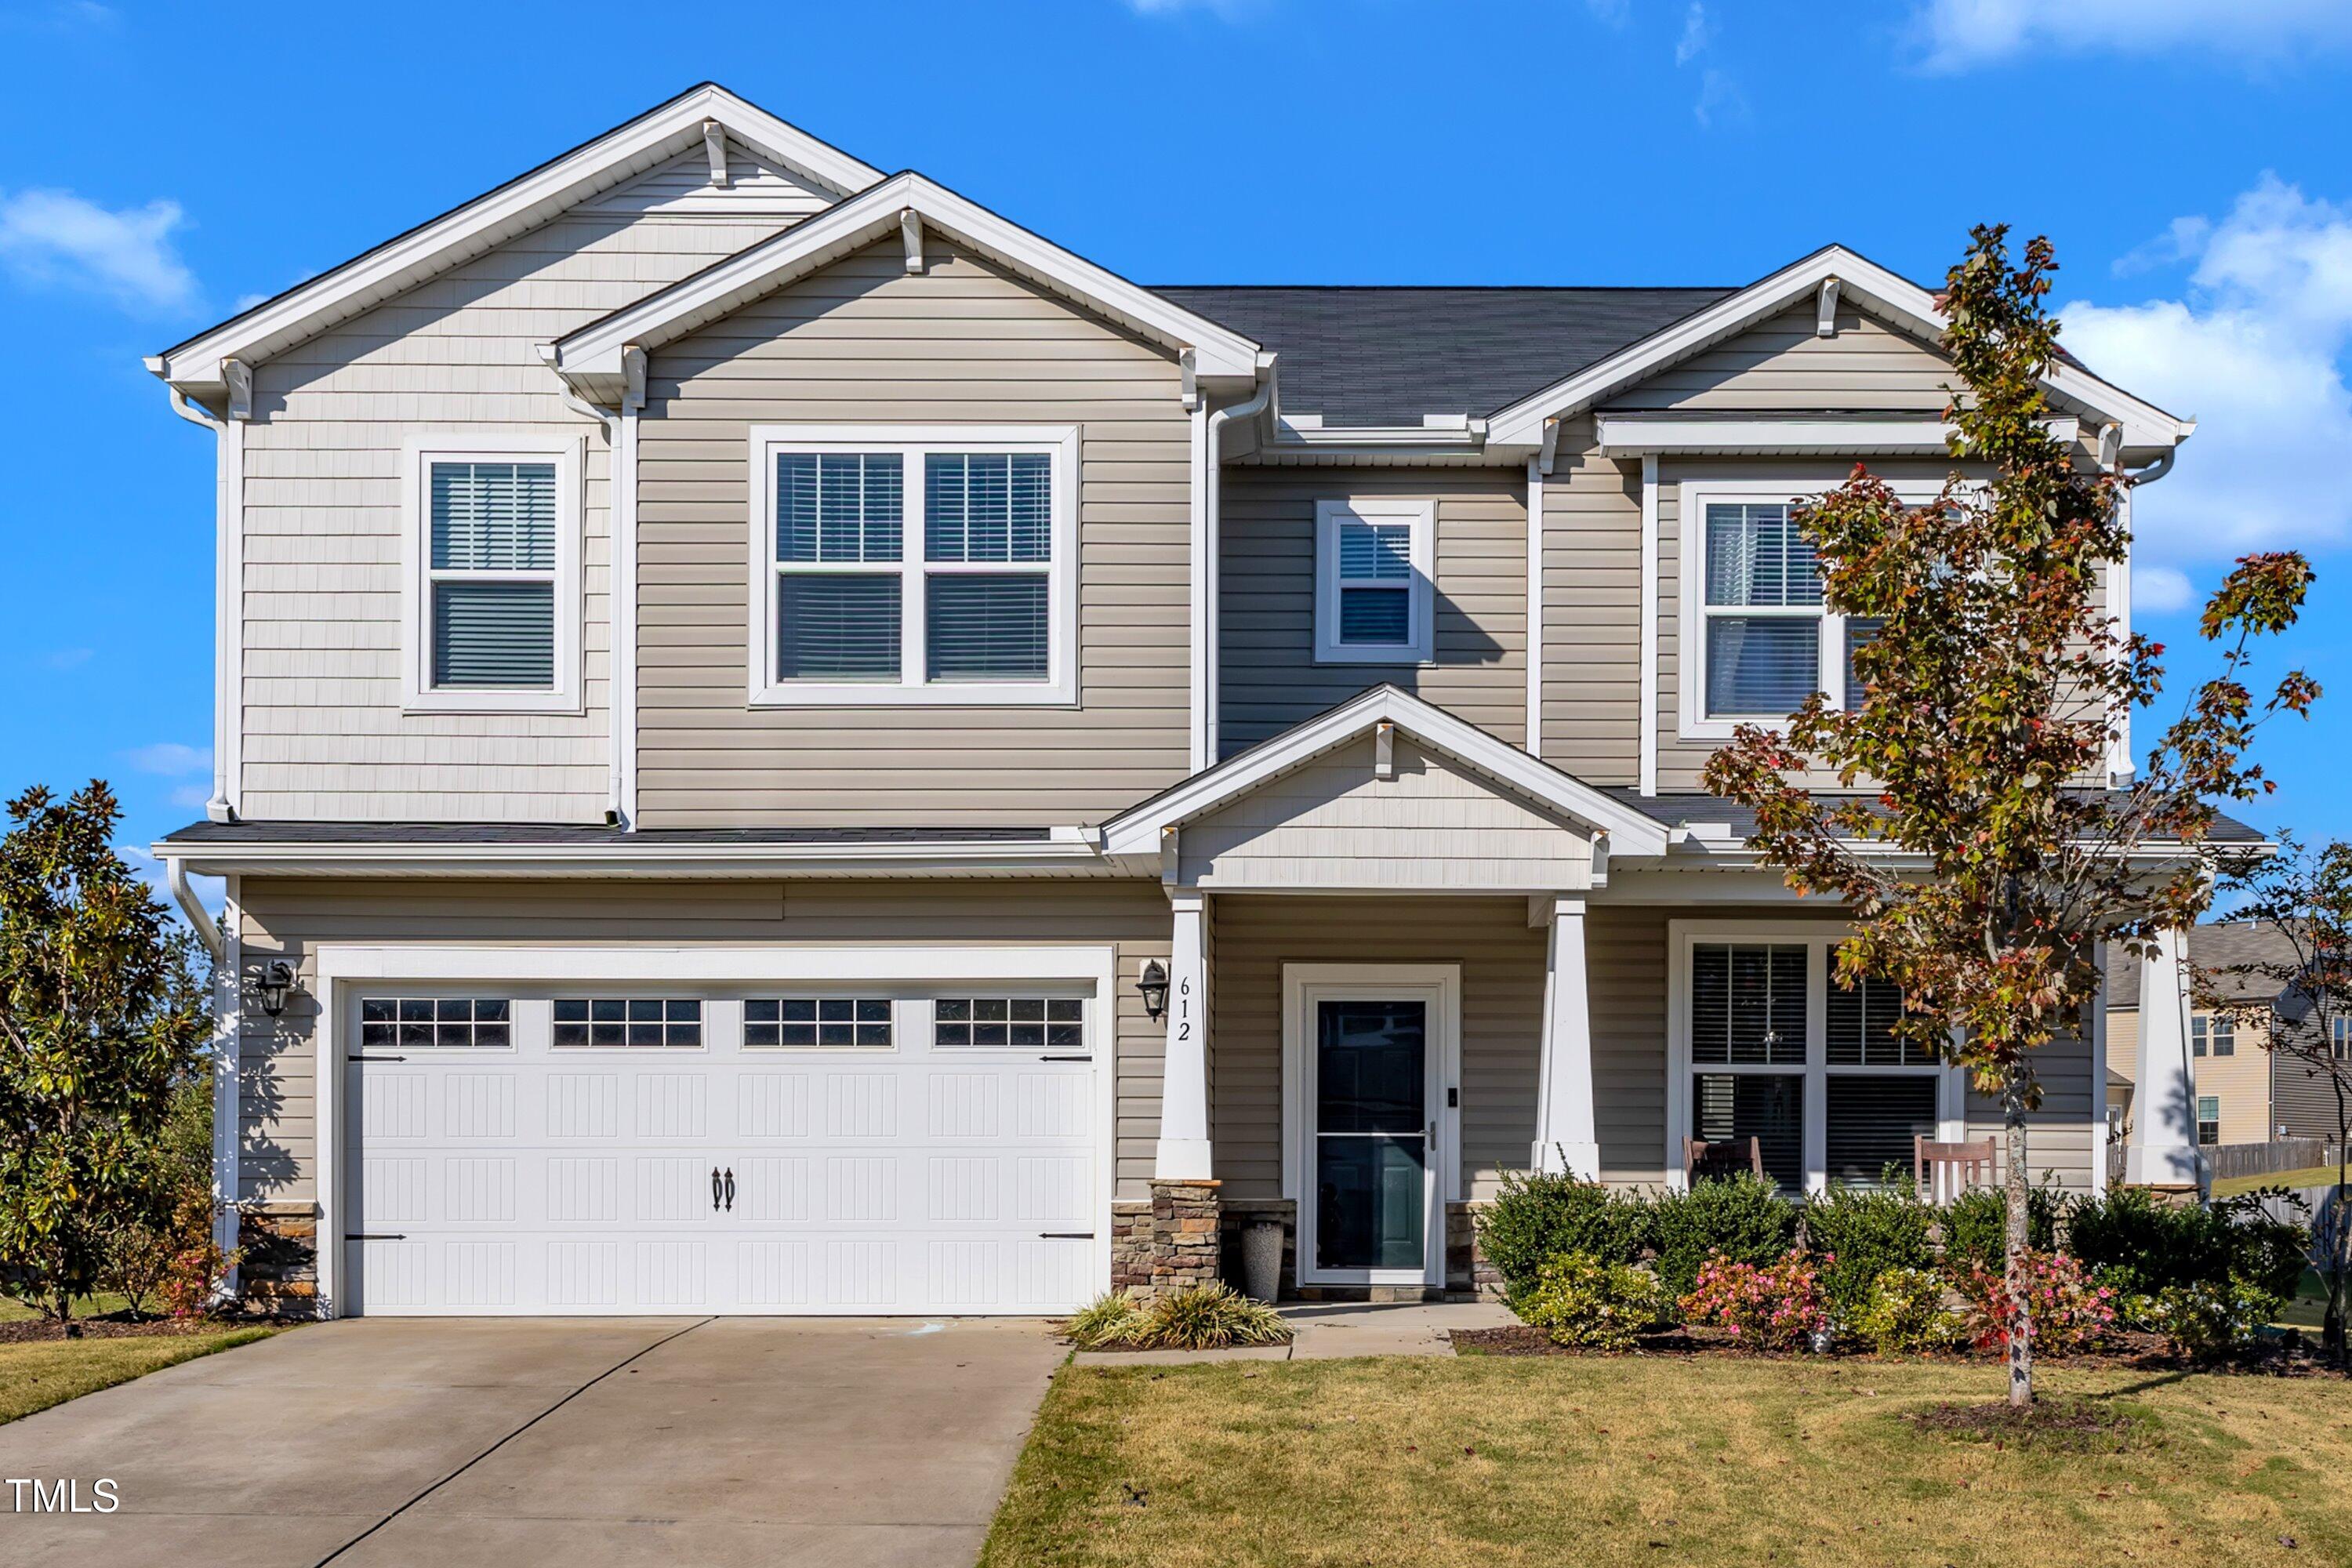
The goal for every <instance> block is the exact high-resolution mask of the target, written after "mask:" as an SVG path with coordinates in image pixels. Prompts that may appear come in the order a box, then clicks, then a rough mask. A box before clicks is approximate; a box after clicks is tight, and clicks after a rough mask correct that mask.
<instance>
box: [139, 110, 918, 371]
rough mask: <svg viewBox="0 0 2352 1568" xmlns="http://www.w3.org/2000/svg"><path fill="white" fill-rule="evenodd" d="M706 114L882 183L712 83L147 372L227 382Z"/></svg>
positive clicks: (583, 190) (574, 192) (836, 179)
mask: <svg viewBox="0 0 2352 1568" xmlns="http://www.w3.org/2000/svg"><path fill="white" fill-rule="evenodd" d="M704 121H717V122H718V123H719V125H720V126H721V127H722V128H724V130H725V132H726V134H727V135H728V137H729V138H730V139H731V140H733V141H735V142H740V144H742V145H743V146H745V147H747V148H749V149H751V151H753V152H754V153H759V154H760V155H761V156H762V157H765V158H768V159H770V160H772V161H773V162H774V163H777V164H779V165H781V166H782V167H783V168H785V169H788V170H790V171H792V172H793V173H794V174H800V175H802V176H804V177H805V178H807V179H808V180H810V181H811V182H813V183H814V184H817V185H818V186H820V187H822V188H824V189H825V190H828V191H830V192H832V193H833V194H834V195H839V196H845V195H854V194H855V193H856V192H858V191H862V190H865V189H866V188H867V187H868V186H870V185H872V184H875V183H876V182H877V181H878V180H879V179H881V177H882V175H881V173H880V172H879V171H878V170H876V169H873V168H869V167H868V166H867V165H866V164H864V163H859V162H858V161H857V160H856V159H855V158H853V157H851V156H849V155H848V154H847V153H844V152H842V151H840V150H839V149H838V148H835V147H832V146H829V145H827V144H826V143H824V142H820V141H818V140H817V139H816V138H815V137H814V136H811V135H809V134H808V133H807V132H804V131H801V130H799V129H797V128H795V127H793V126H791V125H787V124H786V123H784V121H781V120H779V119H777V118H776V117H775V116H774V115H772V114H770V113H769V112H768V111H767V110H763V109H761V108H759V107H758V106H756V105H754V104H751V103H750V102H747V101H745V100H743V99H740V98H738V97H737V96H736V95H735V94H733V93H731V92H730V91H728V90H727V89H725V88H723V87H720V86H719V85H717V84H716V83H713V82H704V83H702V84H701V85H700V86H698V87H693V88H689V89H687V90H686V91H685V92H682V93H680V94H678V96H677V97H676V98H673V99H671V100H669V101H668V102H667V103H664V104H661V105H659V106H658V107H656V108H654V109H651V110H647V111H646V112H645V113H643V114H640V115H638V116H637V117H636V118H635V119H634V120H631V121H627V122H625V123H624V124H622V125H618V126H615V127H614V129H612V130H610V131H607V132H604V134H603V135H601V136H598V137H594V138H593V139H592V140H590V141H587V142H583V143H582V144H581V145H579V146H577V147H575V148H573V149H572V151H570V152H569V153H561V154H559V155H557V156H556V157H554V158H551V159H550V160H549V161H548V162H546V163H541V165H540V166H539V167H537V168H535V169H533V170H531V171H530V172H529V173H528V174H520V175H518V176H516V177H515V178H514V179H511V180H509V181H508V182H506V183H505V184H502V185H499V186H498V187H497V188H495V189H493V190H490V191H488V192H485V193H484V194H483V195H478V196H477V197H475V198H474V199H473V200H472V201H469V202H467V203H466V204H464V205H461V206H457V207H454V208H452V209H451V210H450V211H448V212H446V213H444V214H442V215H441V216H439V217H436V218H432V219H429V220H427V221H426V222H425V223H422V224H419V225H418V226H415V228H412V229H410V230H408V231H407V232H406V233H404V234H401V235H397V236H395V237H393V238H391V239H388V240H385V241H384V242H383V244H381V245H378V246H375V247H372V248H370V249H368V250H365V251H362V252H361V253H360V254H359V255H358V256H355V257H353V258H352V259H350V260H349V261H346V262H344V263H343V264H342V265H341V266H339V267H334V268H329V269H328V270H327V271H325V272H322V273H320V275H319V276H318V277H316V278H312V279H308V280H306V281H304V282H301V283H298V284H296V285H295V286H294V287H293V288H291V289H287V290H286V291H285V292H283V293H281V294H278V295H277V296H276V297H274V298H272V299H268V300H263V301H262V302H261V303H260V304H258V305H256V306H254V307H253V308H252V309H251V310H245V311H242V312H240V313H239V314H237V315H235V316H232V317H230V318H229V319H228V320H227V321H223V322H221V323H220V324H219V325H217V326H214V327H208V328H206V329H205V331H201V332H199V333H197V334H196V335H195V336H194V337H192V338H190V339H188V340H187V341H186V342H181V343H177V344H174V345H173V347H171V348H168V349H165V350H164V351H163V353H160V354H156V355H153V356H152V357H151V358H149V360H148V361H147V368H148V369H149V370H151V371H152V372H154V373H155V374H157V375H159V376H161V377H163V379H164V380H165V381H167V382H169V383H171V384H173V385H174V386H178V387H181V388H182V389H184V390H188V391H194V392H197V393H199V394H203V393H204V392H205V389H216V388H218V387H220V386H221V385H222V384H223V374H222V372H221V368H220V366H221V362H222V361H223V360H227V359H235V360H238V361H242V362H243V363H246V364H247V365H248V366H249V365H252V364H256V363H259V362H261V361H263V360H267V359H268V358H270V357H272V356H273V355H276V354H279V353H284V352H285V351H286V350H287V349H289V348H290V347H292V346H293V345H295V344H296V343H299V342H302V341H304V340H305V339H307V338H310V337H312V336H315V335H316V334H317V333H319V332H320V331H325V330H326V329H328V328H329V327H331V326H333V325H334V324H335V323H336V322H338V321H347V320H349V319H350V318H351V317H352V316H356V315H358V314H360V313H361V312H362V311H363V310H371V309H373V307H375V306H376V305H379V304H382V303H383V301H384V300H388V299H390V298H392V297H393V296H394V294H397V293H400V292H402V291H404V290H405V289H411V288H414V287H415V285H416V284H418V283H419V282H422V281H424V280H425V279H428V278H432V277H435V276H436V275H438V274H439V273H442V272H445V271H446V270H448V269H449V268H452V267H455V266H457V264H458V263H460V262H462V261H465V260H467V259H468V258H472V257H474V256H478V255H479V254H481V253H482V252H483V251H486V250H488V249H490V248H491V247H495V246H498V245H501V244H503V243H505V242H506V241H507V240H509V239H511V238H513V237H515V236H516V235H518V234H521V233H523V232H524V231H526V230H528V229H531V228H536V227H537V226H540V225H541V224H542V223H545V222H547V221H548V220H549V219H550V218H552V217H554V216H557V215H559V214H561V213H562V212H564V211H565V210H567V209H569V208H571V207H572V206H574V205H578V204H579V203H581V202H583V201H585V200H587V199H588V198H590V197H592V196H594V195H597V194H598V193H600V192H603V191H605V190H608V189H610V188H612V187H613V186H614V185H617V184H621V183H622V182H624V181H625V180H628V179H632V178H634V177H635V176H636V175H638V174H643V173H645V172H646V171H647V170H650V169H653V168H656V167H657V166H658V165H660V164H662V163H666V162H667V161H669V160H670V159H672V158H675V157H676V156H677V154H679V153H683V152H686V151H688V149H690V148H693V147H696V146H698V145H699V144H700V143H701V141H702V127H703V123H704Z"/></svg>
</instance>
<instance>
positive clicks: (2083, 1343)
mask: <svg viewBox="0 0 2352 1568" xmlns="http://www.w3.org/2000/svg"><path fill="white" fill-rule="evenodd" d="M2023 1262H2024V1273H2025V1302H2026V1308H2027V1310H2029V1311H2030V1312H2031V1313H2032V1318H2033V1349H2034V1351H2035V1352H2036V1353H2038V1354H2042V1355H2066V1354H2069V1353H2071V1352H2075V1351H2081V1350H2087V1349H2089V1348H2090V1347H2091V1346H2093V1345H2095V1344H2096V1343H2098V1342H2100V1341H2101V1340H2104V1339H2105V1338H2107V1337H2108V1336H2109V1335H2110V1334H2112V1333H2113V1332H2114V1331H2115V1330H2116V1292H2115V1291H2114V1290H2113V1289H2109V1288H2108V1287H2106V1286H2105V1285H2099V1284H2095V1283H2094V1282H2093V1281H2092V1279H2091V1276H2090V1273H2089V1271H2088V1270H2086V1269H2084V1267H2083V1265H2082V1263H2081V1261H2080V1260H2079V1259H2076V1258H2070V1257H2068V1256H2066V1255H2065V1254H2064V1253H2052V1252H2028V1253H2026V1255H2025V1257H2024V1259H2023ZM1953 1284H1954V1285H1955V1286H1956V1287H1957V1288H1958V1290H1959V1292H1960V1294H1961V1295H1962V1296H1964V1297H1966V1298H1967V1299H1968V1302H1969V1336H1970V1337H1971V1338H1973V1339H1974V1340H1975V1341H1976V1342H1977V1344H1978V1346H1979V1348H1980V1349H1983V1350H1989V1351H1991V1350H1997V1351H2006V1350H2008V1348H2009V1309H2010V1301H2009V1282H2008V1280H2007V1279H2005V1278H2004V1277H2003V1274H2002V1271H2001V1270H2000V1268H1988V1267H1986V1266H1985V1265H1984V1264H1981V1263H1972V1264H1970V1265H1969V1267H1968V1268H1967V1269H1966V1271H1964V1272H1962V1273H1960V1274H1959V1275H1958V1277H1957V1278H1956V1279H1954V1280H1953Z"/></svg>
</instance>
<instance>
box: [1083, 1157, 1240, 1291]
mask: <svg viewBox="0 0 2352 1568" xmlns="http://www.w3.org/2000/svg"><path fill="white" fill-rule="evenodd" d="M1220 1185H1221V1184H1219V1183H1216V1182H1159V1181H1155V1182H1153V1183H1152V1184H1151V1201H1150V1203H1149V1204H1119V1205H1113V1207H1112V1211H1111V1225H1110V1282H1111V1287H1112V1289H1125V1290H1128V1291H1129V1292H1131V1293H1133V1294H1135V1295H1137V1296H1140V1297H1144V1298H1147V1299H1149V1298H1150V1297H1152V1296H1155V1295H1158V1294H1159V1293H1160V1291H1163V1290H1181V1289H1183V1288H1184V1287H1186V1286H1188V1285H1205V1284H1208V1283H1209V1282H1210V1281H1211V1280H1213V1279H1219V1278H1221V1277H1222V1276H1223V1260H1222V1258H1220V1256H1219V1253H1220V1244H1219V1234H1218V1210H1219V1208H1220V1206H1221V1205H1220V1203H1219V1200H1218V1189H1219V1187H1220Z"/></svg>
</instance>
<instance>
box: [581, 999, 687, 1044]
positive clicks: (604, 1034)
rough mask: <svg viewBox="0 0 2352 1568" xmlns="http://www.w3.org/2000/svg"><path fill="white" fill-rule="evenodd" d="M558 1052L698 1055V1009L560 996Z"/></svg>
mask: <svg viewBox="0 0 2352 1568" xmlns="http://www.w3.org/2000/svg"><path fill="white" fill-rule="evenodd" d="M551 1043H552V1044H553V1045H554V1047H555V1048H556V1049H558V1050H615V1049H636V1050H699V1049H701V1048H702V1004H701V1002H700V1001H698V1000H697V999H694V998H691V997H680V996H672V997H660V996H635V997H621V996H559V997H557V998H556V1000H555V1026H554V1035H553V1037H552V1041H551Z"/></svg>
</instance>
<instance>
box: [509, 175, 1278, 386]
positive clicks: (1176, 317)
mask: <svg viewBox="0 0 2352 1568" xmlns="http://www.w3.org/2000/svg"><path fill="white" fill-rule="evenodd" d="M907 211H912V212H913V213H914V214H915V215H916V216H918V217H919V218H920V219H921V220H922V222H923V225H924V226H925V227H927V228H930V229H934V230H936V231H938V232H939V233H940V234H942V235H944V236H946V237H948V238H950V239H951V240H954V241H956V242H957V243H959V244H961V245H963V246H965V247H968V248H970V249H972V250H976V251H979V252H980V253H981V254H982V255H983V256H987V257H989V258H992V259H993V260H995V261H998V262H1000V263H1002V264H1003V265H1004V266H1007V267H1009V268H1013V270H1014V271H1016V272H1019V273H1021V274H1022V275H1024V277H1028V278H1030V279H1034V280H1036V281H1038V282H1040V283H1043V284H1045V286H1046V287H1048V288H1051V289H1054V290H1055V291H1056V292H1058V293H1061V294H1063V295H1066V296H1067V297H1069V298H1071V299H1073V300H1077V301H1079V302H1080V303H1083V304H1085V305H1087V306H1089V307H1090V308H1092V309H1094V310H1097V311H1099V312H1100V313H1101V314H1103V315H1105V316H1108V317H1109V318H1111V319H1112V320H1113V321H1119V322H1121V323H1123V324H1125V325H1127V326H1129V327H1131V328H1133V329H1134V330H1135V331H1139V332H1141V333H1142V334H1143V335H1145V336H1146V337H1149V338H1151V339H1153V340H1154V341H1156V342H1160V343H1162V344H1164V345H1166V346H1168V347H1170V348H1172V349H1176V350H1179V351H1181V350H1184V349H1190V350H1192V353H1193V360H1194V367H1195V374H1196V375H1198V376H1200V377H1204V378H1205V377H1211V376H1220V377H1223V376H1234V377H1244V378H1247V379H1248V380H1250V381H1252V382H1255V379H1256V377H1257V374H1258V371H1259V368H1260V366H1259V360H1260V353H1259V349H1258V345H1257V344H1255V342H1251V341H1250V340H1248V339H1247V338H1244V337H1243V336H1241V335H1240V334H1239V333H1237V332H1234V331H1231V330H1230V329H1228V328H1225V327H1221V326H1219V325H1218V324H1217V323H1216V322H1214V321H1210V320H1209V319H1208V318H1206V317H1204V316H1198V315H1195V314H1193V313H1192V311H1190V310H1183V309H1181V308H1180V307H1179V306H1177V305H1175V304H1173V303H1171V301H1169V300H1165V299H1162V298H1161V297H1160V296H1159V295H1157V294H1155V293H1153V292H1152V291H1151V290H1150V289H1145V288H1142V287H1140V286H1139V285H1137V284H1134V283H1130V282H1129V281H1128V280H1127V279H1124V278H1121V277H1119V276H1118V274H1116V273H1113V272H1109V271H1106V270H1105V269H1104V268H1100V267H1097V266H1096V265H1095V264H1094V263H1093V262H1091V261H1087V260H1086V259H1085V258H1082V257H1078V256H1075V255H1073V254H1071V253H1070V252H1069V251H1066V250H1065V249H1063V248H1062V247H1060V246H1057V245H1055V244H1053V243H1052V242H1050V241H1048V240H1045V239H1041V238H1039V237H1037V236H1036V235H1034V234H1032V233H1030V232H1029V231H1028V230H1027V229H1025V228H1023V227H1021V226H1019V225H1018V224H1015V223H1013V222H1011V221H1010V220H1008V219H1006V218H1003V217H1000V216H997V215H996V214H994V213H992V212H990V211H989V210H988V209H987V208H985V207H983V206H982V205H980V204H978V203H977V202H973V201H971V200H968V199H967V198H965V197H963V196H960V195H956V193H954V192H953V191H950V190H949V189H947V188H946V187H945V186H943V185H940V184H937V183H935V182H933V181H931V180H929V179H927V178H925V177H924V176H923V175H921V174H913V173H911V172H910V173H907V174H893V175H892V176H890V178H888V179H887V180H885V181H883V182H882V183H881V184H878V185H876V186H874V187H873V188H871V189H870V190H867V191H866V192H864V193H863V194H861V195H856V196H854V197H852V198H851V199H850V200H848V201H845V202H844V203H842V204H841V205H839V206H836V207H833V208H831V209H829V210H827V211H825V212H823V213H819V214H818V215H817V216H814V217H813V218H810V219H809V220H807V221H806V222H805V223H802V224H800V225H798V226H794V227H793V228H790V229H787V230H785V231H784V232H783V233H782V234H780V235H778V236H777V237H775V238H773V239H771V240H769V241H767V242H765V243H764V244H761V245H755V246H753V247H751V248H750V249H748V250H745V251H742V252H741V253H740V254H738V255H736V256H734V257H732V258H729V259H728V260H726V261H723V262H720V263H719V265H718V266H716V267H711V268H706V269H704V270H703V271H701V272H699V273H697V274H696V275H695V276H693V277H691V278H688V279H685V280H684V281H682V282H679V283H676V284H673V285H672V286H670V287H669V288H667V289H662V290H661V291H659V292H658V293H656V294H654V295H652V296H650V297H649V298H647V299H646V300H641V301H639V302H638V303H636V304H635V305H632V306H630V307H628V308H627V309H626V310H620V311H617V312H615V313H614V314H613V315H610V316H607V317H605V318H604V320H603V321H595V322H592V323H590V324H589V325H588V326H585V327H583V328H581V329H580V330H579V331H576V332H573V333H572V334H571V335H570V336H569V337H566V338H564V339H562V341H560V342H557V343H556V344H555V345H554V351H553V363H554V365H555V368H556V370H557V372H558V373H559V374H562V375H563V376H564V377H565V378H566V379H567V380H572V381H575V382H581V381H586V382H593V383H602V382H604V381H608V380H610V379H611V378H613V377H614V376H617V375H618V374H619V372H620V354H621V350H622V348H623V347H624V346H625V345H628V344H635V345H638V346H640V347H643V348H647V349H653V348H658V347H660V346H661V345H662V344H664V343H667V342H673V341H675V340H676V339H677V338H680V337H683V336H685V335H686V334H687V333H688V332H691V331H695V330H696V329H697V328H699V327H702V326H705V325H707V324H709V322H711V321H717V320H719V318H720V317H723V316H725V315H726V314H728V313H729V312H730V311H731V310H736V309H738V308H740V307H741V306H742V305H745V304H747V303H749V302H750V301H751V300H756V299H758V298H760V297H761V295H764V294H768V293H772V292H773V291H774V290H775V289H781V288H782V287H783V286H784V285H786V284H788V283H790V282H792V281H793V280H794V279H798V278H802V277H804V276H806V275H807V274H809V273H811V272H814V271H816V270H817V269H819V268H823V267H825V266H827V265H829V264H831V263H832V262H835V261H837V260H839V259H840V258H842V257H844V256H846V255H848V254H849V253H850V252H852V251H854V250H856V249H859V248H861V247H864V246H866V245H868V244H871V243H872V242H873V241H875V240H876V239H878V238H880V237H882V236H883V235H885V234H897V233H898V223H899V215H900V214H901V213H903V212H907Z"/></svg>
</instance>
